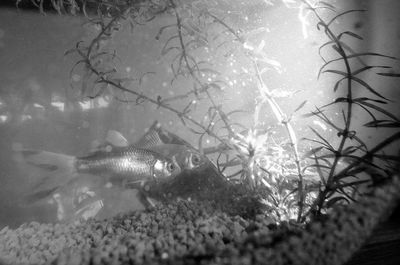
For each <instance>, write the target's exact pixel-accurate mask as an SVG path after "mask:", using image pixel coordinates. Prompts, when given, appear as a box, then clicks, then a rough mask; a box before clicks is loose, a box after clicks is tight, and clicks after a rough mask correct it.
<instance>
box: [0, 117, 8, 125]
mask: <svg viewBox="0 0 400 265" xmlns="http://www.w3.org/2000/svg"><path fill="white" fill-rule="evenodd" d="M7 120H8V116H7V115H0V122H2V123H4V122H6V121H7Z"/></svg>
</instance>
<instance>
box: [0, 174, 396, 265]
mask: <svg viewBox="0 0 400 265" xmlns="http://www.w3.org/2000/svg"><path fill="white" fill-rule="evenodd" d="M399 199H400V179H399V177H398V176H395V177H393V178H392V180H390V181H388V182H387V183H386V184H384V185H382V186H381V187H379V188H377V189H376V190H375V191H374V192H373V193H371V194H370V195H369V196H365V197H363V198H362V199H360V201H359V202H358V203H354V204H351V205H347V206H342V207H336V208H334V209H333V210H332V212H330V214H329V215H327V216H326V218H325V219H324V220H321V221H314V222H312V223H310V224H309V225H308V226H307V227H306V228H300V227H297V226H293V225H290V224H289V223H286V224H281V225H279V226H276V225H271V223H269V222H268V221H267V218H266V216H263V215H257V216H256V217H255V218H254V219H246V218H243V217H240V216H237V215H229V214H226V213H225V212H224V211H222V210H221V208H215V207H214V206H215V205H212V204H210V203H209V202H205V201H202V202H196V201H185V200H181V201H178V202H174V203H172V204H169V205H160V206H157V208H155V209H152V210H148V211H144V212H132V213H129V214H124V215H120V216H117V217H115V218H113V219H111V220H108V221H107V220H104V221H98V220H91V221H89V222H87V223H86V224H84V225H74V224H55V225H53V224H39V223H37V222H32V223H29V224H24V225H22V226H20V227H19V228H17V229H15V230H14V229H9V228H8V227H5V228H3V229H2V230H1V231H0V239H1V240H0V257H2V259H1V262H3V263H4V264H15V263H23V264H45V263H51V264H128V263H134V264H266V263H267V264H274V265H281V264H282V265H283V264H325V265H339V264H343V263H344V262H345V261H347V260H348V259H349V258H350V257H351V255H352V254H353V253H354V252H355V251H356V250H357V249H358V248H360V247H361V245H362V244H363V242H364V241H365V240H366V238H367V237H368V236H369V235H370V234H371V232H372V230H373V228H374V227H375V226H376V225H377V224H378V223H379V222H380V221H382V220H383V219H385V218H386V217H387V216H388V214H389V213H390V212H391V211H392V210H393V209H394V207H395V206H396V204H397V203H398V201H399Z"/></svg>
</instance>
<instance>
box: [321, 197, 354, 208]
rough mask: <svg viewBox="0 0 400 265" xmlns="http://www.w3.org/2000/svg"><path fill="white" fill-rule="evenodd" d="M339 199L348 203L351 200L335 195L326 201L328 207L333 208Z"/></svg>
mask: <svg viewBox="0 0 400 265" xmlns="http://www.w3.org/2000/svg"><path fill="white" fill-rule="evenodd" d="M339 201H346V202H347V203H350V201H349V200H348V199H346V197H343V196H337V197H333V198H332V199H330V200H328V201H327V202H326V207H327V208H331V207H332V206H334V205H335V204H337V203H338V202H339Z"/></svg>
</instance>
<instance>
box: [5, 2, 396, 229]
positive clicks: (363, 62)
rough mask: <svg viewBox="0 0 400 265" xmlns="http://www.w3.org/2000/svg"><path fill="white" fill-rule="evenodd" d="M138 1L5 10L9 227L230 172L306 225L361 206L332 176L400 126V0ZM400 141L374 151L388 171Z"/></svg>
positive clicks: (180, 189) (190, 191)
mask: <svg viewBox="0 0 400 265" xmlns="http://www.w3.org/2000/svg"><path fill="white" fill-rule="evenodd" d="M55 2H56V3H58V2H57V1H55ZM77 2H79V1H77ZM89 2H90V1H89ZM121 2H124V1H121ZM137 2H141V7H140V8H139V7H131V8H130V9H124V6H123V4H121V5H122V6H120V7H118V8H117V7H111V8H109V9H107V7H105V6H102V7H99V11H98V12H102V14H103V16H100V17H98V16H97V11H96V7H95V6H94V5H89V6H87V7H86V8H87V10H86V11H87V14H86V15H87V17H85V15H83V14H82V13H81V12H78V10H76V14H75V15H73V14H70V13H71V12H70V11H72V10H73V6H69V5H68V6H66V7H65V10H64V11H62V10H61V13H62V14H61V15H59V14H56V13H55V12H54V11H53V9H52V7H51V6H50V4H49V5H48V6H46V5H45V9H44V10H43V12H44V13H45V15H43V14H41V12H40V11H39V10H37V9H27V8H25V7H26V6H24V5H22V6H21V8H20V9H16V8H14V7H2V8H1V9H0V61H1V62H2V63H1V65H0V77H1V84H0V136H1V141H0V146H1V148H0V181H1V186H0V228H2V227H5V226H9V227H12V228H16V227H18V226H19V225H21V224H22V223H26V222H30V221H38V222H41V223H48V222H50V223H54V222H67V223H68V222H77V221H80V220H82V219H83V220H86V219H88V218H90V217H93V218H97V219H102V218H110V217H113V216H115V215H116V214H117V213H120V212H125V213H126V212H130V211H135V210H143V209H145V208H151V207H154V205H157V204H158V203H162V202H165V201H171V200H175V199H177V198H183V199H191V200H193V199H196V198H197V199H200V198H202V197H204V195H202V194H199V190H200V191H201V192H204V193H205V194H207V196H209V194H215V193H216V192H217V189H218V188H220V185H231V184H232V183H234V184H235V185H243V187H245V189H246V191H247V190H248V191H249V192H255V190H257V192H260V194H263V196H264V197H263V196H261V197H262V200H261V201H262V203H263V204H265V205H266V206H267V208H268V207H269V208H268V209H270V211H271V216H273V218H272V219H273V220H275V221H277V222H280V221H285V220H286V221H288V220H297V221H298V222H302V220H303V221H304V220H306V219H307V218H309V216H307V213H309V212H310V209H311V208H310V207H311V205H313V206H314V207H316V208H315V209H314V210H317V211H322V212H323V209H326V208H327V206H329V205H326V204H324V203H328V202H330V203H331V204H334V203H344V202H346V201H350V199H349V198H348V197H349V196H350V195H348V194H347V193H346V195H343V194H342V195H338V196H337V197H336V198H337V199H336V200H332V198H331V197H329V196H327V194H328V192H327V193H326V194H324V196H325V197H324V196H322V197H319V195H318V189H319V188H318V187H320V186H318V185H325V184H326V181H328V182H329V183H330V185H342V184H343V183H352V182H354V180H353V179H351V178H349V179H345V180H344V182H342V181H338V182H335V181H333V180H332V179H329V178H330V177H332V175H334V174H335V173H337V172H332V171H330V169H331V168H335V167H337V168H338V169H337V170H341V169H343V168H345V167H346V166H347V165H349V164H351V163H353V162H355V161H360V160H357V158H354V157H353V156H355V157H362V158H363V159H364V158H365V157H364V155H365V154H366V152H367V151H366V148H364V147H366V146H367V147H368V150H369V149H371V148H373V147H375V146H376V145H378V144H379V143H381V142H382V141H384V140H385V139H387V138H388V137H390V136H392V135H396V133H398V128H399V121H398V118H399V114H400V113H399V112H400V111H399V108H398V102H397V100H398V99H399V93H398V91H397V90H398V87H397V85H396V81H397V79H398V77H399V75H398V72H399V68H398V65H399V64H398V61H397V60H395V59H394V58H392V57H396V56H398V55H399V50H398V45H397V44H398V40H399V36H400V35H399V34H400V33H399V28H398V23H399V19H398V16H397V14H398V10H399V8H400V6H399V3H397V1H379V2H378V1H329V3H321V4H319V5H320V7H321V8H320V9H319V8H318V9H315V10H313V9H311V7H315V5H318V3H317V1H286V0H282V1H278V0H277V1H188V2H186V1H158V2H157V3H155V2H154V3H153V2H151V1H137ZM150 2H151V4H150ZM164 2H165V3H164ZM333 9H334V10H333ZM355 9H357V10H359V9H360V10H359V11H353V12H349V13H346V14H344V15H342V16H339V17H337V18H335V16H336V15H337V14H340V13H341V12H344V11H346V10H355ZM363 10H367V11H363ZM315 12H317V14H318V16H319V18H318V17H317V16H316V13H315ZM335 12H336V13H335ZM72 13H74V12H72ZM333 18H334V19H333ZM319 19H321V20H322V21H320V20H319ZM330 19H333V20H332V22H331V23H330V24H323V23H329V21H330ZM324 27H327V28H324ZM360 36H363V39H362V40H361V39H360V38H361V37H360ZM321 47H322V48H321ZM343 54H345V55H343ZM338 58H339V59H338ZM344 58H345V59H344ZM324 60H325V62H324ZM369 66H372V67H369ZM321 67H322V68H321ZM346 67H350V68H346ZM389 67H392V68H389ZM349 75H351V78H349ZM339 80H341V81H340V82H338V81H339ZM349 80H350V81H349ZM349 84H350V86H351V89H349ZM349 91H351V92H350V94H351V95H349ZM356 98H357V100H358V101H357V100H356V101H357V102H351V100H350V99H353V100H354V99H356ZM332 102H334V104H332V105H330V106H326V105H328V104H330V103H332ZM349 102H351V103H352V104H353V105H351V104H350V105H351V106H350V105H349ZM324 106H325V107H324ZM349 106H350V108H351V109H352V110H351V112H350V113H349ZM312 112H314V115H311V114H310V113H312ZM350 118H351V124H350V122H348V121H349V119H350ZM156 122H158V123H156ZM364 124H367V125H368V126H367V127H363V125H364ZM376 127H383V128H376ZM149 132H150V133H149ZM154 137H155V138H157V137H158V138H157V139H155V138H154ZM304 138H307V139H304ZM344 138H346V139H345V140H346V141H343V139H344ZM398 138H399V137H398V136H397V138H396V136H395V137H393V139H391V140H390V141H389V142H390V143H389V144H387V145H385V144H384V145H385V146H384V149H385V148H389V149H390V150H387V151H386V152H385V155H387V157H383V156H381V157H379V158H380V159H381V161H380V162H379V161H378V162H376V163H378V164H379V166H382V167H384V170H383V171H384V172H388V171H390V170H391V169H392V164H393V163H392V162H393V161H392V160H393V159H394V158H395V155H396V152H397V151H399V150H398V149H399V148H398V146H399V144H398V143H399V142H398ZM358 139H360V141H362V142H359V141H358ZM157 141H158V142H157ZM160 141H161V142H160ZM396 141H397V142H396ZM160 145H161V146H160ZM154 146H157V147H154ZM329 146H330V147H331V148H332V149H330V148H329ZM346 148H347V149H346ZM378 149H379V150H376V151H377V153H379V154H381V155H382V153H381V152H380V151H381V149H380V148H378ZM333 150H339V153H340V154H341V155H342V159H337V160H335V159H336V158H335V156H334V155H332V154H333V153H334V152H333ZM346 152H347V153H346ZM317 158H318V159H320V163H321V164H323V165H324V166H315V164H316V162H315V161H317V160H318V159H317ZM146 159H148V160H146ZM382 159H383V162H382ZM364 160H365V159H364ZM199 161H200V162H199ZM368 161H369V160H368ZM363 162H365V161H363ZM135 163H136V164H135ZM199 163H200V165H201V166H200V167H197V166H198V165H199ZM336 164H338V165H336ZM312 165H314V167H313V166H312ZM121 168H122V169H121ZM380 169H381V168H379V170H380ZM124 170H125V171H124ZM376 170H378V169H376ZM320 171H323V173H321V172H320ZM143 172H144V173H143ZM321 174H322V177H321ZM177 178H178V179H179V178H184V180H183V181H181V182H179V184H176V185H175V186H174V184H171V183H176V181H175V180H176V179H177ZM174 181H175V182H174ZM357 181H360V184H361V183H363V184H364V181H366V182H365V183H367V182H368V183H369V181H370V179H369V178H368V177H365V176H361V177H360V178H357ZM160 183H161V184H160ZM221 183H223V184H221ZM226 183H229V184H226ZM356 184H358V183H355V184H354V185H356ZM232 185H233V184H232ZM203 186H206V187H203ZM259 189H261V190H262V191H258V190H259ZM322 190H323V189H322ZM331 191H332V193H333V192H334V190H329V193H330V192H331ZM299 192H300V194H301V196H299ZM339 193H340V191H339ZM349 194H350V193H349ZM290 196H292V197H290ZM351 196H353V195H351ZM271 197H273V199H270V198H271ZM289 197H290V198H291V199H290V200H289V201H285V200H284V199H283V198H289ZM317 198H319V199H321V198H322V201H323V203H322V204H320V203H315V200H317ZM278 202H279V203H278ZM318 207H320V208H318ZM328 208H329V207H328ZM271 209H272V210H271ZM299 212H300V214H299Z"/></svg>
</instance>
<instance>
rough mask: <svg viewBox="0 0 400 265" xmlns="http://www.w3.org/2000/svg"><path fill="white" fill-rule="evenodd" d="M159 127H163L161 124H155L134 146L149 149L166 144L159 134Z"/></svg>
mask: <svg viewBox="0 0 400 265" xmlns="http://www.w3.org/2000/svg"><path fill="white" fill-rule="evenodd" d="M158 126H161V125H160V123H159V122H157V121H156V122H155V123H153V125H151V127H150V128H149V130H148V131H147V132H146V133H145V134H144V135H143V136H142V137H141V138H140V139H139V140H138V141H136V143H135V144H134V146H135V147H138V148H149V147H153V146H157V145H161V144H164V142H163V141H162V140H161V138H160V135H159V133H158V129H157V128H158Z"/></svg>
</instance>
